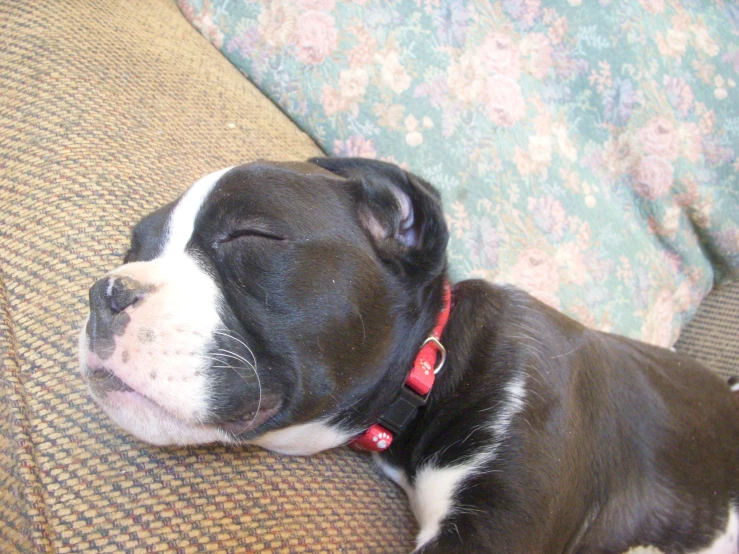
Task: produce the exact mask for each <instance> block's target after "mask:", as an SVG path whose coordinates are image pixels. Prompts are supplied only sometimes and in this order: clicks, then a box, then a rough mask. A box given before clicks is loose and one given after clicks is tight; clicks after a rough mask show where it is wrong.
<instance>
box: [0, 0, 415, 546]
mask: <svg viewBox="0 0 739 554" xmlns="http://www.w3.org/2000/svg"><path fill="white" fill-rule="evenodd" d="M0 14H2V17H1V18H0V25H2V30H1V34H0V36H1V37H2V39H1V40H2V44H1V46H0V90H2V93H0V225H1V227H0V260H2V266H1V270H0V271H1V273H0V283H1V284H2V288H0V318H1V319H0V325H1V327H0V332H1V333H2V335H1V337H2V342H1V343H0V344H1V345H2V355H3V365H2V371H3V373H2V375H1V376H0V386H1V387H2V389H0V391H1V393H0V394H2V398H0V445H1V446H2V452H1V453H0V551H2V552H34V553H37V552H58V553H66V552H116V553H118V552H144V551H145V552H202V551H220V552H228V551H231V552H257V551H259V552H334V551H342V552H407V551H409V550H410V549H411V548H412V536H413V534H414V528H415V524H414V523H413V519H412V516H411V515H410V513H409V511H408V508H407V502H406V500H405V497H404V494H403V493H402V492H401V491H400V490H399V489H397V488H395V487H394V485H392V484H391V483H390V482H388V481H386V480H385V478H384V477H382V476H381V475H380V474H379V472H378V471H377V470H376V469H374V466H373V464H372V462H371V460H370V459H369V457H367V456H365V455H362V454H358V453H355V452H353V451H350V450H348V449H338V450H336V451H331V452H327V453H324V454H319V455H317V456H313V457H310V458H298V457H282V456H277V455H273V454H270V453H268V452H266V451H262V450H260V449H256V448H226V447H221V446H212V447H202V448H179V449H162V448H156V447H151V446H148V445H145V444H142V443H140V442H138V441H136V440H135V439H134V438H132V437H130V436H128V435H126V434H125V433H123V432H121V431H119V430H118V429H117V428H116V426H115V424H113V423H112V422H111V421H110V420H109V419H108V418H107V417H106V416H105V415H104V414H103V413H102V412H101V411H100V410H99V409H98V408H97V407H96V406H95V405H94V403H93V402H92V401H91V400H90V398H89V397H88V394H87V392H86V390H85V388H84V385H83V382H82V380H81V379H80V377H79V376H78V369H77V360H76V343H77V333H78V329H79V325H80V322H81V321H82V319H83V317H84V315H85V311H86V295H87V289H88V287H89V286H90V285H91V284H92V283H93V282H94V281H95V280H96V279H98V278H99V277H101V276H102V275H103V274H104V273H105V272H106V271H108V270H109V269H112V268H113V267H115V266H116V265H118V264H119V263H120V260H121V255H122V253H123V252H124V250H125V248H126V242H127V235H128V231H129V228H130V226H131V225H132V224H133V222H134V221H135V220H136V219H137V218H138V217H140V216H141V215H143V214H144V213H146V212H147V211H149V210H151V209H152V208H153V207H155V206H157V205H160V204H162V203H165V202H167V201H170V200H172V199H174V198H175V197H176V196H177V195H178V194H180V193H181V192H182V191H183V190H184V189H185V188H186V186H187V185H189V184H190V183H192V182H193V181H194V180H195V179H196V178H198V177H200V176H201V175H203V174H205V173H207V172H209V171H212V170H215V169H219V168H221V167H224V166H227V165H232V164H235V163H239V162H244V161H249V160H252V159H255V158H259V157H263V158H271V159H304V158H306V157H308V156H312V155H320V151H319V150H318V148H317V147H316V146H315V145H314V144H313V142H312V141H311V140H310V139H309V138H308V137H306V136H305V135H304V134H302V133H301V132H300V131H299V130H298V129H297V128H296V127H295V126H294V125H293V124H292V123H291V122H290V121H289V120H288V119H287V118H286V117H284V116H283V115H282V114H281V113H280V112H279V110H277V109H276V108H275V107H274V106H273V105H272V104H271V103H270V102H269V101H268V100H267V99H266V98H265V97H264V96H262V95H261V94H260V93H259V92H258V91H257V90H256V89H255V88H254V87H253V86H252V85H251V84H250V83H249V82H248V81H247V80H246V79H244V78H243V76H241V75H240V74H239V73H238V71H237V70H236V69H234V68H233V67H231V66H230V65H229V63H228V62H227V61H226V60H225V59H224V58H223V57H222V56H221V55H220V54H219V53H218V52H217V51H216V50H215V49H214V48H213V47H211V46H210V45H209V44H208V43H207V41H206V40H205V39H203V38H202V37H201V36H200V35H199V34H198V33H197V31H195V30H194V29H193V28H192V27H191V26H190V25H189V24H188V23H187V22H186V21H185V19H184V18H183V17H182V15H181V14H180V13H179V11H178V10H177V8H176V6H175V5H174V3H172V2H168V1H167V0H158V1H156V0H150V1H146V0H132V1H120V2H97V1H95V0H74V1H67V0H65V1H58V2H50V1H47V0H33V1H30V0H29V1H24V2H17V1H15V0H0Z"/></svg>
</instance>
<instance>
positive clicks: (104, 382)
mask: <svg viewBox="0 0 739 554" xmlns="http://www.w3.org/2000/svg"><path fill="white" fill-rule="evenodd" d="M87 381H88V382H89V383H90V386H91V387H92V388H93V389H94V392H96V393H101V394H104V393H106V392H108V391H119V392H137V391H136V390H134V389H133V388H132V387H130V386H129V385H127V384H126V383H125V382H124V381H123V380H122V379H120V378H119V377H118V376H117V375H115V374H114V373H113V372H112V371H109V370H108V369H106V368H104V367H96V368H90V367H88V369H87Z"/></svg>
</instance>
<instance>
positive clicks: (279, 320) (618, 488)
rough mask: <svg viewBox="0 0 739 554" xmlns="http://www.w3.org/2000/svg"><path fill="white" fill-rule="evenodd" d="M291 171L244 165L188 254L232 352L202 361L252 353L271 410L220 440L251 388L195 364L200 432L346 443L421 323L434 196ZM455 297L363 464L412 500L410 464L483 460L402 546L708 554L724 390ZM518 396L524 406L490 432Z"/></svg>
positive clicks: (476, 295)
mask: <svg viewBox="0 0 739 554" xmlns="http://www.w3.org/2000/svg"><path fill="white" fill-rule="evenodd" d="M311 162H312V163H313V164H314V165H313V167H314V169H315V171H313V170H305V169H303V170H300V171H296V170H295V168H294V167H293V166H291V165H289V164H268V163H257V164H250V165H248V166H242V167H239V168H236V169H234V170H232V171H230V172H228V173H227V174H225V176H224V177H222V178H221V180H220V181H219V183H218V186H217V187H216V188H215V189H214V191H213V193H211V195H210V197H209V198H208V200H207V202H206V204H205V205H204V206H203V208H202V209H201V212H200V214H199V215H198V218H197V221H196V225H195V232H194V234H193V237H192V240H191V242H190V244H189V245H188V250H189V252H191V253H192V254H194V255H195V256H196V257H197V259H198V260H199V262H200V263H201V265H202V266H203V267H205V268H206V269H207V270H208V271H209V272H210V274H211V275H213V277H214V278H215V280H216V281H217V283H219V285H220V288H221V290H222V292H223V294H224V296H225V300H226V302H225V303H224V305H223V306H221V307H220V311H221V315H222V319H223V320H224V322H225V324H226V326H227V327H228V330H229V333H230V334H231V335H232V336H233V337H236V338H228V337H223V336H219V337H217V341H218V343H219V346H226V347H228V349H229V350H231V351H234V352H237V353H238V354H239V355H240V356H242V357H244V358H248V359H251V357H252V351H253V352H254V353H255V354H256V356H255V358H256V359H257V360H258V362H259V369H258V372H259V376H260V379H261V385H262V388H263V390H264V392H265V394H264V398H263V402H265V403H266V407H267V408H270V409H271V410H272V412H274V415H273V416H272V415H270V417H269V419H266V420H265V421H261V420H260V421H259V422H258V423H259V425H246V426H242V427H239V425H238V424H237V422H239V421H240V420H241V419H243V418H244V414H247V415H248V414H251V413H252V412H253V411H254V410H255V408H256V406H255V402H256V400H255V398H256V392H255V391H256V388H257V385H256V379H255V378H254V375H252V374H251V372H250V371H247V370H243V371H242V372H241V374H237V373H236V372H233V371H230V372H223V371H218V370H217V369H211V371H210V373H209V378H210V379H211V381H212V382H213V389H214V390H215V391H216V393H215V394H214V396H213V399H212V403H213V406H214V414H215V415H214V419H213V421H211V422H209V423H215V424H218V425H223V426H224V428H225V429H228V430H230V431H232V432H234V433H237V434H240V435H241V436H242V437H243V438H245V439H249V438H253V437H255V436H257V435H259V434H261V433H264V432H266V431H269V430H272V429H277V428H281V427H285V426H289V425H292V424H296V423H302V422H308V421H314V420H316V419H323V420H326V421H330V422H332V423H333V424H335V425H339V426H341V427H343V428H344V429H346V430H349V431H353V432H359V431H361V430H362V429H364V428H366V427H367V426H368V425H370V424H371V423H374V422H375V421H376V420H377V418H378V416H379V415H380V414H381V413H382V412H383V411H384V410H385V409H387V407H388V406H389V405H390V404H391V403H392V402H393V400H394V399H395V398H396V397H397V396H398V395H399V394H400V389H401V386H402V384H403V382H404V380H405V377H406V375H407V372H408V370H409V368H410V367H411V364H412V361H413V359H414V357H415V355H416V353H417V352H418V349H419V348H420V346H421V344H422V343H423V341H424V339H425V338H426V337H427V336H428V335H429V333H430V331H431V329H432V328H433V327H434V322H435V318H436V314H437V313H438V311H439V309H440V307H441V302H442V288H443V283H444V280H445V279H446V257H445V256H446V254H445V250H446V244H447V240H448V231H447V228H446V224H445V221H444V216H443V213H442V209H441V202H440V200H439V195H438V193H437V192H436V191H435V190H434V189H433V188H432V187H431V186H430V185H429V184H428V183H426V182H424V181H423V180H421V179H419V178H417V177H415V176H413V175H411V174H409V173H407V172H405V171H403V170H401V169H400V168H398V167H396V166H394V165H391V164H386V163H382V162H375V161H369V160H361V159H314V160H311ZM316 166H318V167H316ZM318 168H321V169H320V170H319V169H318ZM398 195H405V197H407V198H408V199H409V200H410V203H411V205H412V213H410V214H408V213H405V214H404V213H403V212H402V210H401V204H402V202H400V201H399V196H398ZM401 198H404V197H402V196H401ZM170 209H171V206H170V207H165V208H163V209H162V210H160V211H158V212H155V213H154V214H153V215H152V216H150V217H149V218H147V219H145V220H143V221H142V222H141V223H139V225H137V227H136V230H135V231H134V237H133V239H132V246H131V250H130V251H129V253H128V254H127V261H134V260H141V261H145V260H147V259H152V258H153V257H155V256H156V255H158V252H159V250H158V249H160V248H161V243H162V233H163V230H164V228H163V223H162V222H163V221H166V216H167V213H168V210H170ZM193 294H197V291H193ZM453 300H454V308H453V311H452V314H451V318H450V320H449V324H448V326H447V328H446V330H445V332H444V335H443V336H442V339H441V340H442V342H443V343H444V344H445V346H446V347H447V350H448V351H449V356H448V360H447V363H446V366H445V367H444V369H443V371H442V372H441V373H440V374H439V376H438V379H437V383H436V385H435V387H434V389H433V391H432V393H431V396H430V398H429V402H428V405H427V407H426V408H425V409H423V410H422V412H421V413H420V414H419V416H418V417H417V419H416V421H415V423H414V424H413V425H412V427H411V428H410V429H409V430H408V431H407V432H405V433H403V434H402V435H400V436H397V437H396V438H395V440H394V442H393V445H392V447H391V448H390V450H388V451H386V452H385V453H383V454H382V457H383V459H384V460H385V462H386V463H388V464H390V465H392V466H394V467H397V468H400V469H402V470H403V471H404V472H405V474H406V475H407V476H408V477H409V480H410V483H411V484H413V479H414V477H415V475H416V473H417V471H418V470H419V468H421V467H424V466H428V465H429V464H433V465H434V466H435V467H448V466H454V465H458V464H460V463H463V462H465V461H469V460H470V459H472V458H474V457H475V456H476V455H478V453H479V452H481V451H483V450H486V451H489V453H490V456H489V459H488V461H486V462H485V463H484V464H483V465H482V466H481V468H480V471H478V472H477V473H476V474H475V475H474V476H472V477H471V478H469V479H468V480H467V481H464V482H463V484H462V486H461V488H460V489H459V490H458V491H457V492H456V493H455V497H454V500H455V505H456V506H458V507H460V506H461V507H462V508H461V509H457V510H453V511H452V512H451V513H450V514H449V515H448V516H447V517H446V519H444V521H443V523H442V526H441V531H440V534H439V535H438V536H437V537H436V538H435V539H434V540H432V541H431V542H429V543H427V544H425V545H423V547H422V548H421V550H420V551H421V552H424V553H444V554H448V553H452V552H471V553H482V552H506V553H527V554H528V553H533V552H546V553H559V552H567V553H590V552H621V551H624V550H626V549H628V548H629V547H631V546H634V545H639V544H653V545H656V546H658V547H660V548H661V549H663V551H665V552H666V553H668V554H669V553H673V552H675V553H679V552H689V551H692V550H695V549H698V548H701V547H705V546H707V545H708V544H710V543H711V541H712V540H713V538H714V537H715V535H716V534H717V533H718V532H719V530H722V529H723V528H724V527H725V526H726V518H727V510H728V507H729V504H730V503H731V504H733V505H734V506H737V502H739V499H738V498H737V495H738V494H739V475H737V468H739V404H738V401H737V400H736V399H735V398H734V396H733V395H732V394H731V393H730V391H729V388H728V387H727V386H726V383H724V382H723V381H722V380H720V379H719V378H718V377H716V376H714V375H712V374H711V373H710V372H708V371H707V370H706V369H704V368H702V367H701V366H699V365H698V364H697V363H696V362H694V361H692V360H689V359H688V358H686V357H684V356H680V355H678V354H674V353H672V352H670V351H667V350H663V349H659V348H655V347H651V346H647V345H645V344H641V343H638V342H635V341H631V340H628V339H625V338H621V337H617V336H614V335H607V334H603V333H598V332H595V331H592V330H588V329H586V328H584V327H583V326H581V325H579V324H578V323H576V322H574V321H573V320H571V319H569V318H567V317H566V316H564V315H562V314H560V313H558V312H556V311H554V310H552V309H550V308H548V307H547V306H545V305H544V304H542V303H540V302H538V301H537V300H535V299H534V298H532V297H531V296H529V295H527V294H526V293H524V292H522V291H520V290H517V289H515V288H513V287H501V286H497V285H492V284H489V283H485V282H482V281H465V282H462V283H458V284H457V285H456V286H455V288H454V294H453ZM242 343H243V344H244V345H249V348H250V349H251V351H249V350H248V349H247V348H245V347H244V346H242ZM518 381H520V382H522V383H524V385H525V386H524V388H525V398H524V401H523V405H522V407H521V409H520V410H518V411H515V413H512V415H511V418H510V422H508V423H509V424H508V425H506V426H505V433H504V434H501V435H499V434H496V433H497V432H496V428H495V426H494V425H493V423H494V422H495V421H498V420H500V419H501V418H503V416H504V415H505V413H506V412H505V410H506V409H509V407H510V406H509V405H510V393H509V387H510V386H511V385H512V384H513V383H515V382H518ZM262 408H264V406H263V407H262ZM272 412H270V414H271V413H272ZM248 419H249V418H248ZM249 421H252V420H251V419H249Z"/></svg>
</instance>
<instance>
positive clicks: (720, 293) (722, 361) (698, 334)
mask: <svg viewBox="0 0 739 554" xmlns="http://www.w3.org/2000/svg"><path fill="white" fill-rule="evenodd" d="M675 348H677V350H679V351H680V352H684V353H686V354H689V355H691V356H693V357H694V358H695V359H697V360H700V361H701V362H703V363H704V364H705V365H706V366H707V367H709V368H710V369H712V370H714V371H716V372H718V373H720V374H721V375H724V376H725V377H730V376H732V375H734V376H739V282H736V281H735V282H730V283H726V284H724V285H721V286H720V287H717V288H716V289H714V290H713V292H711V294H709V295H708V296H707V297H706V298H705V299H704V300H703V303H702V304H701V306H700V308H699V309H698V313H697V314H696V316H695V318H694V319H693V320H692V321H691V322H690V323H689V324H688V325H687V326H686V327H685V329H683V331H682V333H681V334H680V339H679V340H678V341H677V344H676V345H675Z"/></svg>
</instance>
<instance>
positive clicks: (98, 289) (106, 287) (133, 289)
mask: <svg viewBox="0 0 739 554" xmlns="http://www.w3.org/2000/svg"><path fill="white" fill-rule="evenodd" d="M145 293H146V287H145V286H144V285H142V284H141V283H139V282H138V281H134V280H133V279H131V278H130V277H105V278H104V279H100V281H98V282H97V283H95V284H94V285H93V286H92V288H91V289H90V311H91V312H93V313H97V314H118V313H120V312H122V311H123V310H125V309H126V308H128V307H129V306H130V305H131V304H133V303H134V302H136V301H137V300H139V299H141V298H142V297H143V296H144V294H145Z"/></svg>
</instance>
